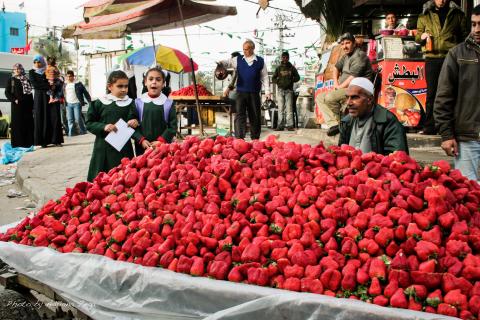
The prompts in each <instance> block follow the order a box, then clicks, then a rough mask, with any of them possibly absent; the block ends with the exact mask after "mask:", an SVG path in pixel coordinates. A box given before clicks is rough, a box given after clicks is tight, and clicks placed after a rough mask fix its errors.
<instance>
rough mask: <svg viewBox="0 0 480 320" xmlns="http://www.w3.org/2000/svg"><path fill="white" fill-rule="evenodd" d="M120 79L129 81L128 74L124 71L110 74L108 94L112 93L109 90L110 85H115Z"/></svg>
mask: <svg viewBox="0 0 480 320" xmlns="http://www.w3.org/2000/svg"><path fill="white" fill-rule="evenodd" d="M120 79H127V80H128V76H127V74H126V73H125V72H123V71H122V70H115V71H112V72H110V74H109V75H108V78H107V93H110V90H108V85H110V84H114V83H115V82H117V81H118V80H120Z"/></svg>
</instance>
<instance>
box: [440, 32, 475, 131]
mask: <svg viewBox="0 0 480 320" xmlns="http://www.w3.org/2000/svg"><path fill="white" fill-rule="evenodd" d="M479 90H480V45H479V44H477V43H475V41H474V40H473V39H472V38H470V37H469V38H467V40H466V41H465V42H462V43H461V44H459V45H458V46H456V47H455V48H453V49H452V50H450V52H449V53H448V55H447V58H446V59H445V62H444V63H443V67H442V71H441V73H440V78H439V80H438V88H437V96H436V98H435V104H434V109H433V115H434V117H435V124H436V125H437V127H438V132H439V134H440V135H441V136H442V140H443V141H445V140H450V139H453V138H456V139H457V140H458V141H478V140H480V136H479V135H480V104H479V102H478V94H479Z"/></svg>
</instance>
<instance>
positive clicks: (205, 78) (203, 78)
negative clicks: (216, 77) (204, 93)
mask: <svg viewBox="0 0 480 320" xmlns="http://www.w3.org/2000/svg"><path fill="white" fill-rule="evenodd" d="M195 78H196V80H197V84H201V85H202V86H204V87H205V88H207V89H208V90H209V91H210V92H212V89H213V74H212V72H203V71H198V72H197V73H196V74H195Z"/></svg>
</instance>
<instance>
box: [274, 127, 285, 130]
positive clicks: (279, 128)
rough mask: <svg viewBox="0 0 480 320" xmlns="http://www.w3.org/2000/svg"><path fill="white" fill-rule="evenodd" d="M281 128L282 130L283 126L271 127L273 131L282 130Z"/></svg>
mask: <svg viewBox="0 0 480 320" xmlns="http://www.w3.org/2000/svg"><path fill="white" fill-rule="evenodd" d="M283 130H284V128H283V127H277V128H275V129H273V131H283Z"/></svg>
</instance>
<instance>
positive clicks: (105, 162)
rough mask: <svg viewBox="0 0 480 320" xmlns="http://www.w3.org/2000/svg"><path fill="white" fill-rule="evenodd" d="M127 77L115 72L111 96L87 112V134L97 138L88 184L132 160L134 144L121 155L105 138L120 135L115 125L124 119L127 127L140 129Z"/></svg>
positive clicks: (109, 89)
mask: <svg viewBox="0 0 480 320" xmlns="http://www.w3.org/2000/svg"><path fill="white" fill-rule="evenodd" d="M127 91H128V77H127V75H126V74H125V73H124V72H123V71H113V72H112V73H110V75H109V76H108V79H107V92H108V94H107V95H106V96H104V97H102V98H100V99H98V100H95V101H94V102H92V103H91V104H90V107H89V108H88V112H87V118H86V126H87V130H88V131H90V132H91V133H93V134H94V135H96V136H97V137H96V138H95V143H94V145H93V153H92V158H91V160H90V167H89V169H88V181H93V179H94V178H95V177H96V176H97V175H98V173H99V172H108V171H109V170H110V169H112V168H114V167H116V166H118V165H119V164H120V162H121V160H122V158H124V157H128V158H132V157H133V148H132V144H131V143H128V142H127V143H126V144H125V146H124V147H123V149H122V150H121V151H120V152H118V151H117V150H116V149H115V148H114V147H112V146H111V145H110V144H109V143H108V142H106V141H105V137H106V136H107V135H108V134H109V133H110V132H112V131H114V132H115V131H117V127H116V126H115V123H116V122H117V121H118V120H119V119H123V120H124V121H125V122H127V123H128V126H130V127H132V128H136V127H137V126H138V121H137V120H136V119H137V111H136V109H135V103H134V101H133V100H132V99H130V98H129V97H128V95H127Z"/></svg>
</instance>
